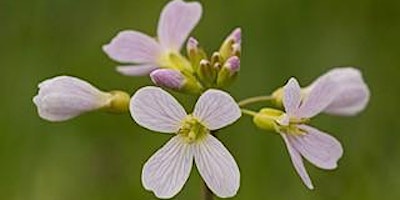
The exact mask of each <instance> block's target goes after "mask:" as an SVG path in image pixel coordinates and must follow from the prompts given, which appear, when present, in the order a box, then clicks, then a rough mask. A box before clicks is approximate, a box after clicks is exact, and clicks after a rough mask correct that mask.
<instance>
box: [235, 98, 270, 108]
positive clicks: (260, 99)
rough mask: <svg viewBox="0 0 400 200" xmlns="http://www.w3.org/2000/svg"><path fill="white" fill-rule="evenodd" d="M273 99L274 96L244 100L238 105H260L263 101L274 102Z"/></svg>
mask: <svg viewBox="0 0 400 200" xmlns="http://www.w3.org/2000/svg"><path fill="white" fill-rule="evenodd" d="M273 99H274V97H272V96H256V97H250V98H247V99H243V100H241V101H239V103H238V105H239V106H240V107H244V106H247V105H250V104H253V103H258V102H261V101H270V100H273Z"/></svg>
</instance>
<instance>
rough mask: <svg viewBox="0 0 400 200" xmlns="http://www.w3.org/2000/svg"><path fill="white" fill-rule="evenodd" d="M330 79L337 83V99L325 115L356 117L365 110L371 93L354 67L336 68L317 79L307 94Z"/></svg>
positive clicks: (306, 90) (328, 107)
mask: <svg viewBox="0 0 400 200" xmlns="http://www.w3.org/2000/svg"><path fill="white" fill-rule="evenodd" d="M325 79H329V80H331V81H334V82H335V85H336V87H335V90H338V91H337V92H336V93H337V95H336V97H335V98H334V99H333V101H332V102H331V103H330V104H329V105H328V106H327V107H326V108H325V109H324V112H325V113H328V114H332V115H355V114H358V113H359V112H361V111H362V110H364V109H365V107H366V106H367V104H368V101H369V96H370V92H369V89H368V86H367V84H366V83H365V82H364V80H363V77H362V74H361V72H360V70H358V69H356V68H353V67H342V68H334V69H332V70H329V71H328V72H327V73H325V74H323V75H322V76H320V77H319V78H317V79H316V80H315V81H314V82H313V83H312V84H310V86H308V87H306V88H305V89H304V90H305V93H308V92H309V91H311V90H312V88H314V87H316V86H317V85H318V84H320V83H321V82H323V81H324V80H325Z"/></svg>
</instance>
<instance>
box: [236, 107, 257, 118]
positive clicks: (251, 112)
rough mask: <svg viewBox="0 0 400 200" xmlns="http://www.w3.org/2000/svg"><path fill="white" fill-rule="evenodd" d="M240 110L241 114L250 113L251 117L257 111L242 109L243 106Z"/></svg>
mask: <svg viewBox="0 0 400 200" xmlns="http://www.w3.org/2000/svg"><path fill="white" fill-rule="evenodd" d="M240 110H241V111H242V113H243V114H246V115H250V116H253V117H254V116H255V115H256V114H257V112H254V111H252V110H248V109H244V108H242V109H240Z"/></svg>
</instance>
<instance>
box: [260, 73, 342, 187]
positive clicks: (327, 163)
mask: <svg viewBox="0 0 400 200" xmlns="http://www.w3.org/2000/svg"><path fill="white" fill-rule="evenodd" d="M335 87H336V86H335V82H332V81H330V80H328V79H325V80H321V81H320V82H319V84H317V85H315V86H314V87H313V88H312V90H310V92H309V94H308V95H307V96H303V97H302V94H301V88H300V86H299V84H298V82H297V80H296V79H295V78H291V79H290V80H289V82H288V83H287V84H286V85H285V86H284V88H283V106H284V108H285V112H282V111H280V110H275V109H269V108H266V109H262V110H261V111H260V112H259V113H257V114H256V115H255V116H254V122H255V124H256V125H257V126H258V127H260V128H262V129H267V130H274V131H277V132H278V133H280V135H281V136H282V138H283V139H284V141H285V144H286V146H287V149H288V152H289V155H290V158H291V160H292V163H293V166H294V168H295V169H296V171H297V173H298V174H299V176H300V177H301V179H302V180H303V182H304V184H305V185H306V186H307V187H308V188H309V189H313V188H314V186H313V184H312V182H311V179H310V177H309V175H308V173H307V171H306V169H305V168H304V163H303V158H305V159H306V160H308V161H309V162H311V163H312V164H314V165H315V166H317V167H319V168H321V169H327V170H332V169H335V168H336V167H337V162H338V160H339V159H340V158H341V157H342V154H343V148H342V146H341V144H340V142H339V141H338V140H336V139H335V138H334V137H332V136H330V135H328V134H327V133H324V132H322V131H320V130H318V129H316V128H313V127H311V126H309V125H306V122H308V120H309V119H310V118H312V117H314V116H315V115H317V114H318V113H320V112H322V111H323V110H324V109H325V108H326V107H327V106H329V105H330V103H331V102H332V100H334V98H335V97H336V94H335V92H334V91H335V90H334V88H335Z"/></svg>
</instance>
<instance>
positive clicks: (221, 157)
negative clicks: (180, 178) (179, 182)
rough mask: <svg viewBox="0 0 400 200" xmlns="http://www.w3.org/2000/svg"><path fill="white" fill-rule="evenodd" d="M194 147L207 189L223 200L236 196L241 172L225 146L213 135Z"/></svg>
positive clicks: (195, 157) (209, 135)
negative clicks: (223, 199)
mask: <svg viewBox="0 0 400 200" xmlns="http://www.w3.org/2000/svg"><path fill="white" fill-rule="evenodd" d="M193 146H194V147H193V150H194V160H195V162H196V166H197V169H198V170H199V173H200V175H201V177H202V178H203V179H204V181H205V183H206V184H207V187H208V188H210V190H211V191H212V192H213V193H214V194H215V195H217V196H218V197H221V198H229V197H233V196H235V195H236V193H237V191H238V190H239V186H240V171H239V167H238V166H237V164H236V161H235V159H234V158H233V156H232V155H231V154H230V153H229V151H228V150H227V149H226V148H225V146H224V145H223V144H222V143H221V142H220V141H218V139H216V138H215V137H214V136H212V135H211V134H207V136H205V138H203V140H201V141H198V142H197V143H194V144H193Z"/></svg>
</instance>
